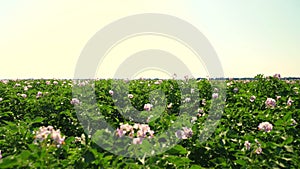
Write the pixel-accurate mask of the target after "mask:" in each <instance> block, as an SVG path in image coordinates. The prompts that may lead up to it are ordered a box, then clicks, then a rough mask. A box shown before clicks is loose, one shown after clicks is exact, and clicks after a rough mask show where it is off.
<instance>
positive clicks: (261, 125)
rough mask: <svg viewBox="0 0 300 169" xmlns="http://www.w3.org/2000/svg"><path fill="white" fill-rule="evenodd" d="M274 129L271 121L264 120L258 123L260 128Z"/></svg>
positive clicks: (267, 130) (268, 130) (265, 129)
mask: <svg viewBox="0 0 300 169" xmlns="http://www.w3.org/2000/svg"><path fill="white" fill-rule="evenodd" d="M272 129H273V125H272V124H271V123H269V122H262V123H260V124H259V125H258V130H264V131H265V132H268V133H269V132H270V131H271V130H272Z"/></svg>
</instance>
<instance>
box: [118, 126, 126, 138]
mask: <svg viewBox="0 0 300 169" xmlns="http://www.w3.org/2000/svg"><path fill="white" fill-rule="evenodd" d="M124 134H126V131H124V130H122V129H119V128H117V132H116V135H117V136H119V137H123V135H124Z"/></svg>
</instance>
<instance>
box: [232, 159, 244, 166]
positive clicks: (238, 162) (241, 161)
mask: <svg viewBox="0 0 300 169" xmlns="http://www.w3.org/2000/svg"><path fill="white" fill-rule="evenodd" d="M234 162H235V163H237V164H240V165H242V166H245V165H246V164H247V162H246V161H245V160H242V159H238V160H235V161H234Z"/></svg>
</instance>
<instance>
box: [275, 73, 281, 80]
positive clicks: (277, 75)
mask: <svg viewBox="0 0 300 169" xmlns="http://www.w3.org/2000/svg"><path fill="white" fill-rule="evenodd" d="M273 77H274V78H277V79H280V78H281V75H280V74H277V73H276V74H275V75H274V76H273Z"/></svg>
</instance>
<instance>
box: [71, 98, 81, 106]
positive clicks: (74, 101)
mask: <svg viewBox="0 0 300 169" xmlns="http://www.w3.org/2000/svg"><path fill="white" fill-rule="evenodd" d="M70 103H71V104H73V105H77V104H80V101H79V100H78V99H77V98H73V99H72V100H71V101H70Z"/></svg>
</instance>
